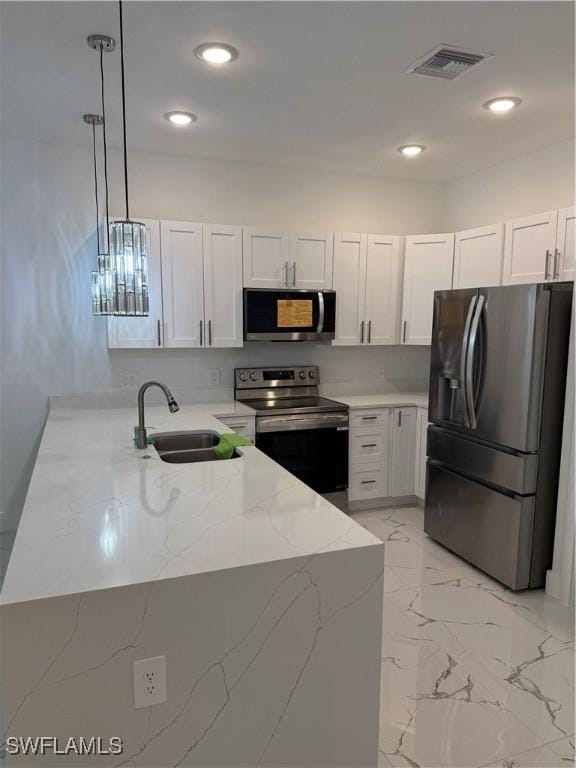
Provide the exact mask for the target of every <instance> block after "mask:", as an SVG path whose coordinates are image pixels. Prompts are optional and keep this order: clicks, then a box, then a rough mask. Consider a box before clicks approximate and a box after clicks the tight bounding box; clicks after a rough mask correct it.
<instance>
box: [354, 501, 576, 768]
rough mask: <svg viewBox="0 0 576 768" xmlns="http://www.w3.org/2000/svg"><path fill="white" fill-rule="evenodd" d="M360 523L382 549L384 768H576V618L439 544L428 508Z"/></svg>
mask: <svg viewBox="0 0 576 768" xmlns="http://www.w3.org/2000/svg"><path fill="white" fill-rule="evenodd" d="M354 519H355V520H356V521H357V522H359V523H360V524H361V525H363V526H364V527H365V528H367V529H368V530H370V531H371V532H372V533H373V534H374V535H376V536H378V537H379V538H380V539H381V540H382V541H384V593H385V594H384V614H383V639H382V694H381V712H380V750H381V751H380V758H379V760H380V763H379V764H380V765H384V766H386V765H389V766H409V767H410V768H424V767H425V766H438V767H439V768H440V767H442V768H448V766H454V768H456V767H460V768H465V766H477V767H479V766H490V768H496V767H499V768H523V767H524V766H527V767H528V766H533V767H534V768H536V766H539V768H556V766H560V765H562V766H573V765H574V737H573V733H574V612H573V611H571V610H569V609H568V608H565V607H564V606H562V605H561V604H560V603H558V602H557V601H556V600H554V599H553V598H550V597H549V596H548V595H546V594H545V593H544V591H543V590H530V591H526V592H523V593H517V592H512V591H510V590H508V589H507V588H506V587H504V586H502V585H501V584H499V583H498V582H496V581H494V580H493V579H491V578H490V577H489V576H487V575H486V574H484V573H482V572H480V571H478V570H477V569H476V568H474V567H473V566H472V565H470V564H468V563H466V562H465V561H463V560H461V559H460V558H458V557H457V556H455V555H453V554H452V553H451V552H449V551H448V550H446V549H445V548H444V547H442V546H440V545H439V544H437V543H436V542H434V541H432V540H431V539H430V538H429V537H427V536H426V535H425V534H424V531H423V513H422V510H421V509H420V508H416V507H405V508H398V509H383V510H370V511H365V512H362V513H357V514H354Z"/></svg>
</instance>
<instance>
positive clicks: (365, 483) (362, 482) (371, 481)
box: [360, 480, 376, 485]
mask: <svg viewBox="0 0 576 768" xmlns="http://www.w3.org/2000/svg"><path fill="white" fill-rule="evenodd" d="M375 482H376V480H360V483H361V484H362V485H370V484H371V483H375Z"/></svg>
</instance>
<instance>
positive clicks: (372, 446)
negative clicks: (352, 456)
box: [362, 443, 378, 448]
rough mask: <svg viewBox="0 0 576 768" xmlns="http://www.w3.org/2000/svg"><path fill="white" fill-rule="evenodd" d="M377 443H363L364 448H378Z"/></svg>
mask: <svg viewBox="0 0 576 768" xmlns="http://www.w3.org/2000/svg"><path fill="white" fill-rule="evenodd" d="M377 447H378V445H377V443H363V444H362V448H377Z"/></svg>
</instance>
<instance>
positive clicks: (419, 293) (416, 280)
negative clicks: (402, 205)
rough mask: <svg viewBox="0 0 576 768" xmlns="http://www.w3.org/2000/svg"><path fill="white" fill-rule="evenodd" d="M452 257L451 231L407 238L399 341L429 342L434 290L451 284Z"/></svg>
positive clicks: (452, 241) (452, 239)
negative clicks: (400, 336) (449, 232)
mask: <svg viewBox="0 0 576 768" xmlns="http://www.w3.org/2000/svg"><path fill="white" fill-rule="evenodd" d="M453 261H454V235H453V234H441V235H410V236H408V237H407V238H406V256H405V261H404V300H403V302H402V338H401V341H402V343H404V344H430V343H431V340H432V313H433V308H434V291H440V290H449V289H450V288H452V266H453Z"/></svg>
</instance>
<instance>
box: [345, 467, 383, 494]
mask: <svg viewBox="0 0 576 768" xmlns="http://www.w3.org/2000/svg"><path fill="white" fill-rule="evenodd" d="M388 495H389V494H388V465H387V464H360V465H359V466H357V467H354V468H353V469H351V471H350V479H349V482H348V500H349V501H356V502H358V501H370V500H372V499H382V498H385V497H386V496H388Z"/></svg>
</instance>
